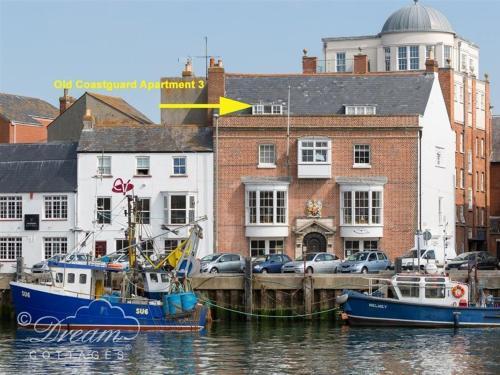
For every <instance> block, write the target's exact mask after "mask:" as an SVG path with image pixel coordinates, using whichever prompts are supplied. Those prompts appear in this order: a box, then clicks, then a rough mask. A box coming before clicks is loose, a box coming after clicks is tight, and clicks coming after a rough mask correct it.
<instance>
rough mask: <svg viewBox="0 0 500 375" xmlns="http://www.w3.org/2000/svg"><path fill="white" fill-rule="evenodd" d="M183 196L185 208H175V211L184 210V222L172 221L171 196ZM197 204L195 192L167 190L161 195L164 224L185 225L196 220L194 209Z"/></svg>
mask: <svg viewBox="0 0 500 375" xmlns="http://www.w3.org/2000/svg"><path fill="white" fill-rule="evenodd" d="M177 196H184V197H185V203H186V204H185V208H183V209H181V208H176V209H174V210H175V211H185V213H184V222H182V223H172V209H171V206H172V197H177ZM197 206H198V201H197V197H196V194H195V193H187V192H168V193H166V194H165V195H164V197H163V211H164V218H165V221H166V224H168V225H186V224H189V223H191V222H193V221H194V220H196V209H197Z"/></svg>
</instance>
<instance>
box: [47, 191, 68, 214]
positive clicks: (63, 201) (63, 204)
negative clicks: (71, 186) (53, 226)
mask: <svg viewBox="0 0 500 375" xmlns="http://www.w3.org/2000/svg"><path fill="white" fill-rule="evenodd" d="M57 205H59V207H57ZM57 213H58V214H57ZM43 218H44V220H68V196H67V195H44V197H43Z"/></svg>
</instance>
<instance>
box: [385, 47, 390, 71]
mask: <svg viewBox="0 0 500 375" xmlns="http://www.w3.org/2000/svg"><path fill="white" fill-rule="evenodd" d="M384 64H385V71H386V72H390V71H391V47H384Z"/></svg>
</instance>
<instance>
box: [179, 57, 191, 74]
mask: <svg viewBox="0 0 500 375" xmlns="http://www.w3.org/2000/svg"><path fill="white" fill-rule="evenodd" d="M192 75H193V63H192V62H191V59H188V60H187V61H186V65H184V70H183V71H182V76H183V77H191V76H192Z"/></svg>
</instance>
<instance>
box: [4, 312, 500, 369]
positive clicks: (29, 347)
mask: <svg viewBox="0 0 500 375" xmlns="http://www.w3.org/2000/svg"><path fill="white" fill-rule="evenodd" d="M43 337H44V335H43V334H42V333H36V332H33V331H31V330H17V329H16V328H15V327H14V326H12V325H3V326H1V327H0V373H8V374H71V373H78V374H87V373H113V374H138V373H144V374H156V373H158V374H160V373H161V374H165V373H167V374H170V373H172V374H245V373H265V374H274V373H275V374H284V373H293V374H307V373H314V374H336V373H338V374H380V373H384V374H410V373H419V374H438V373H439V374H498V373H500V349H499V346H500V330H498V329H459V330H453V329H400V328H389V329H388V328H354V327H348V326H338V325H335V324H333V323H330V322H325V321H318V322H300V321H279V322H249V323H246V322H219V323H214V324H212V326H211V327H210V328H209V329H207V330H206V332H202V333H199V334H198V333H144V334H139V335H138V336H137V337H135V338H134V339H133V340H131V341H125V342H120V343H114V344H113V343H109V342H108V343H103V342H97V343H89V342H85V341H86V340H80V341H78V340H73V342H70V340H69V339H68V338H65V339H64V340H62V341H61V342H50V340H46V341H49V342H43V341H42V342H40V340H41V339H42V338H43ZM82 341H83V342H82ZM87 341H92V340H87Z"/></svg>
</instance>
